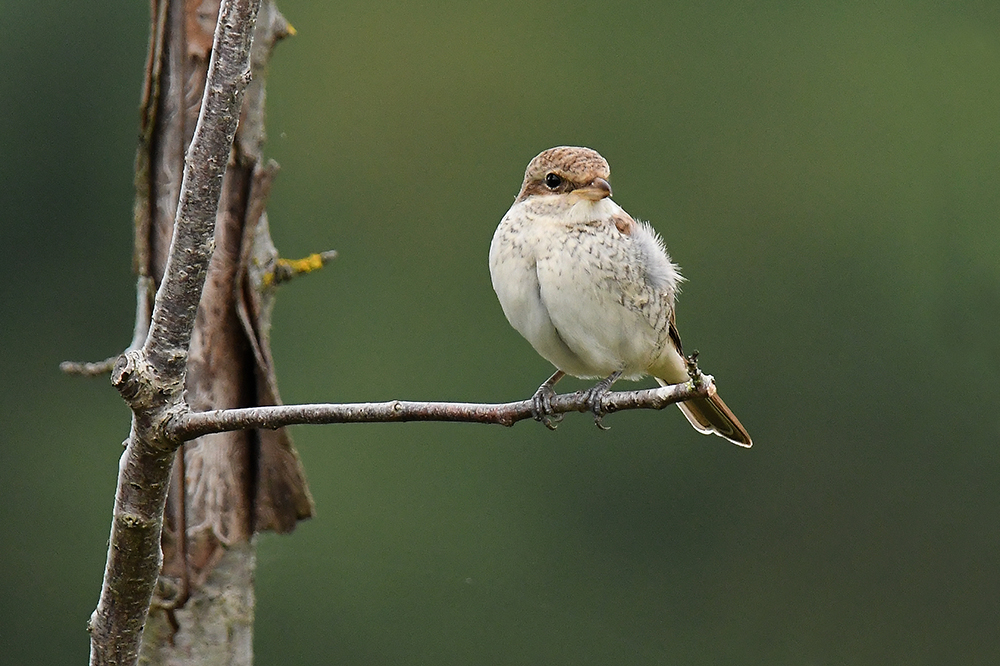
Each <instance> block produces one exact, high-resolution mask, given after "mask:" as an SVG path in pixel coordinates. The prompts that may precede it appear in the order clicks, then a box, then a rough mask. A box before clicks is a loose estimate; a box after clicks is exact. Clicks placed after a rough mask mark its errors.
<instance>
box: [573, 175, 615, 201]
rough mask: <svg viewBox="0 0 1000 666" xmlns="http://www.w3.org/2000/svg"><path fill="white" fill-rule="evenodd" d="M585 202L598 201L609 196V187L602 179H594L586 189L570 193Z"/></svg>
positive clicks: (582, 188) (581, 188) (578, 189)
mask: <svg viewBox="0 0 1000 666" xmlns="http://www.w3.org/2000/svg"><path fill="white" fill-rule="evenodd" d="M571 194H575V195H577V196H578V197H580V198H581V199H586V200H587V201H600V200H601V199H607V198H608V197H610V196H611V185H610V184H609V183H608V181H606V180H604V179H603V178H595V179H594V180H592V181H590V184H589V185H587V186H586V187H580V188H577V189H575V190H573V191H572V192H571Z"/></svg>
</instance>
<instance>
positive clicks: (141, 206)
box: [90, 0, 312, 664]
mask: <svg viewBox="0 0 1000 666" xmlns="http://www.w3.org/2000/svg"><path fill="white" fill-rule="evenodd" d="M259 6H260V0H226V1H225V2H223V3H222V9H221V13H220V11H219V4H218V2H216V4H215V5H214V6H213V5H212V3H211V2H210V1H209V2H205V3H201V4H199V3H197V2H194V1H193V0H192V1H190V2H187V3H181V2H177V1H171V0H154V3H153V11H152V17H153V29H152V31H151V39H150V54H149V58H148V61H147V79H146V85H145V88H144V93H143V104H142V124H141V133H140V148H139V151H138V153H137V158H136V192H137V196H136V206H135V225H136V251H135V263H136V269H137V271H138V273H139V282H138V285H139V286H138V289H137V292H138V293H137V299H138V301H139V305H138V306H137V317H142V316H148V314H147V313H149V312H150V310H151V312H152V314H151V317H150V319H149V320H148V323H147V322H141V321H137V325H136V340H138V339H139V338H141V337H142V335H141V334H142V332H143V331H144V330H146V329H147V328H148V335H146V336H145V338H144V340H143V341H142V344H141V346H139V345H138V344H137V343H134V344H133V345H132V347H130V349H129V350H128V351H127V352H126V353H125V354H124V355H122V356H121V357H120V358H119V359H118V361H117V363H116V365H115V367H114V370H113V371H112V382H113V383H114V384H115V386H116V387H117V388H118V389H119V391H120V392H121V394H122V396H123V397H124V398H125V400H126V401H127V402H128V403H129V406H130V407H131V408H132V411H133V419H132V428H131V432H130V436H129V439H128V441H127V446H126V451H125V453H124V454H123V456H122V462H121V465H120V470H119V483H118V490H117V491H116V500H115V513H114V520H113V523H112V533H111V539H110V544H109V551H108V563H107V567H106V570H105V582H104V586H103V589H102V593H101V600H100V602H99V604H98V607H97V610H95V612H94V615H93V617H92V619H91V623H90V630H91V663H94V664H131V663H135V662H136V659H137V656H138V651H139V641H140V636H141V632H142V628H143V622H144V620H145V617H146V612H147V609H149V607H150V602H151V597H152V596H153V592H154V583H156V581H157V578H158V574H160V573H161V563H164V564H163V569H162V576H160V578H159V585H157V586H156V591H157V596H158V597H160V598H159V599H158V600H157V601H156V602H155V603H154V604H153V608H154V613H156V614H157V615H158V617H157V619H156V620H154V621H153V622H151V623H150V628H149V632H148V633H147V636H146V639H147V643H146V644H145V645H144V647H143V658H144V661H146V662H148V663H226V664H237V663H250V659H251V646H252V640H251V639H252V618H253V587H252V576H253V561H254V550H253V543H252V540H251V539H252V535H253V534H254V533H255V531H257V530H261V529H275V530H278V531H289V530H291V529H292V528H293V527H294V525H295V522H296V521H297V520H299V519H301V518H305V517H308V516H309V515H310V513H311V511H312V502H311V499H310V497H309V494H308V491H307V489H306V486H305V481H304V477H303V474H302V469H301V466H300V464H299V461H298V458H297V457H296V455H295V452H294V450H293V449H292V447H291V442H290V440H289V439H288V437H287V434H286V433H285V432H284V431H281V430H278V431H266V432H265V433H263V434H262V435H258V434H257V433H254V432H252V431H244V432H239V433H233V432H231V433H219V434H213V435H211V436H210V441H197V440H196V441H194V442H191V443H190V444H188V445H187V446H185V447H184V449H185V451H184V454H183V455H182V456H175V453H176V451H177V449H178V447H179V446H180V445H181V442H182V440H180V439H178V438H176V437H173V436H172V435H171V434H170V433H167V432H166V431H165V430H164V428H163V426H164V425H165V424H166V423H167V422H168V421H169V416H170V414H172V413H184V412H187V411H188V410H189V409H190V406H189V405H188V404H187V403H186V402H185V399H186V400H188V401H190V403H191V404H193V405H194V406H195V408H197V409H214V408H226V407H249V406H257V405H273V404H278V394H277V390H276V387H275V384H274V379H273V377H274V375H273V371H272V367H271V358H270V351H269V348H268V344H267V329H268V317H269V313H270V307H269V302H268V299H269V298H270V297H269V296H268V295H264V294H260V293H248V290H250V289H251V287H252V284H253V283H254V282H255V280H256V282H258V283H259V282H260V279H259V278H255V277H254V275H253V274H252V272H251V271H250V270H248V268H247V265H246V262H247V260H248V259H249V258H250V257H252V256H257V257H258V258H261V257H262V256H263V257H264V259H262V261H263V263H262V264H261V268H260V270H265V271H266V270H268V265H267V262H266V260H265V259H266V256H270V260H271V262H272V263H273V262H274V261H275V260H276V253H275V252H273V246H272V245H271V244H270V239H269V238H266V234H267V222H266V217H265V216H264V213H263V207H264V200H265V198H266V194H267V191H268V189H269V187H270V182H271V180H272V178H273V175H274V172H275V167H274V166H273V165H269V166H264V165H262V164H261V145H262V143H263V140H264V134H263V125H262V120H263V101H264V88H263V72H264V67H265V64H266V60H267V57H268V56H269V54H270V51H271V48H272V47H273V46H274V44H275V42H276V41H277V40H278V39H280V38H281V37H282V36H284V35H286V34H288V31H289V26H288V24H287V23H286V22H285V21H284V19H283V18H282V17H281V15H280V14H279V13H278V12H277V10H275V9H274V8H273V5H271V4H270V3H266V4H265V6H264V9H263V10H262V11H261V13H260V21H259V23H257V25H258V35H257V39H256V48H255V49H254V52H253V58H252V60H253V70H254V73H255V76H256V80H255V82H254V83H253V84H252V85H251V84H250V81H251V54H250V44H251V38H252V36H253V30H254V26H255V20H256V17H257V14H258V8H259ZM217 17H218V21H217ZM216 23H218V28H217V29H216ZM248 85H249V86H250V87H249V90H248ZM244 96H246V98H247V100H248V103H250V106H248V107H245V108H244V107H243V105H242V102H243V99H244ZM199 101H201V103H200V104H199ZM241 108H243V112H242V114H241ZM238 121H239V125H240V133H239V135H238V136H237V122H238ZM234 138H235V139H236V141H235V144H234ZM227 167H228V168H227ZM261 248H265V250H264V251H263V255H262V250H261ZM267 248H269V249H270V250H271V252H270V254H269V255H268V252H267ZM154 286H155V287H156V298H155V301H154V302H153V306H152V308H150V307H149V305H150V304H149V299H150V298H151V293H152V287H154ZM175 460H176V461H177V464H176V467H175ZM172 470H173V471H172ZM171 478H172V479H173V482H172V483H171ZM168 491H169V492H170V494H171V498H170V502H169V506H170V510H169V511H166V522H165V524H164V513H165V509H166V507H167V499H168V497H167V496H168ZM164 527H165V529H163V528H164ZM161 539H162V543H161ZM161 545H162V552H163V555H164V556H165V559H161ZM164 626H166V627H167V630H163V627H164ZM195 645H210V646H212V647H211V650H210V652H211V653H212V654H214V655H215V656H216V657H217V658H213V659H212V660H210V661H205V660H204V656H205V654H204V653H202V654H200V655H195V653H193V652H192V651H191V649H190V648H191V646H195Z"/></svg>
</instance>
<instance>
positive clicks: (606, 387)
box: [583, 372, 622, 430]
mask: <svg viewBox="0 0 1000 666" xmlns="http://www.w3.org/2000/svg"><path fill="white" fill-rule="evenodd" d="M621 376H622V373H621V372H615V373H613V374H612V375H611V376H610V377H605V378H604V379H602V380H601V381H599V382H597V384H595V385H594V386H592V387H590V388H589V389H587V390H586V391H584V393H583V400H584V402H585V403H586V404H587V408H588V409H589V410H590V411H591V412H592V413H593V414H594V425H596V426H597V427H598V428H600V429H601V430H611V428H610V427H608V426H606V425H604V415H605V414H607V413H608V412H607V409H605V407H604V397H605V396H606V395H607V394H608V392H609V391H610V390H611V385H612V384H614V383H615V381H617V379H618V378H619V377H621Z"/></svg>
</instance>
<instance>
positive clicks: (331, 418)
mask: <svg viewBox="0 0 1000 666" xmlns="http://www.w3.org/2000/svg"><path fill="white" fill-rule="evenodd" d="M714 392H715V384H714V382H713V380H712V377H711V376H710V375H702V374H700V373H699V374H698V381H694V380H692V381H689V382H685V383H683V384H672V385H670V386H664V387H662V388H655V389H644V390H639V391H615V392H612V393H608V394H607V395H606V396H605V397H604V407H605V410H606V411H608V412H617V411H623V410H627V409H663V408H664V407H666V406H667V405H672V404H674V403H677V402H681V401H683V400H689V399H691V398H697V397H702V398H706V397H709V396H710V395H712V393H714ZM531 407H532V401H531V400H520V401H518V402H507V403H500V404H484V403H469V402H409V401H403V400H392V401H389V402H367V403H349V404H311V405H308V404H307V405H279V406H274V407H247V408H244V409H217V410H213V411H208V412H185V413H178V414H174V416H173V418H172V419H171V422H170V424H169V425H168V426H167V431H168V432H170V433H171V436H173V437H176V438H178V439H182V440H189V439H194V438H195V437H201V436H202V435H207V434H209V433H214V432H225V431H229V430H245V429H248V428H270V429H273V428H282V427H284V426H290V425H303V424H325V423H390V422H402V421H461V422H466V423H495V424H498V425H504V426H512V425H514V424H515V423H517V422H518V421H522V420H524V419H529V418H532V412H531ZM589 409H590V408H589V406H588V404H587V401H586V399H585V397H584V394H583V393H582V392H577V393H563V394H560V395H557V396H554V397H553V398H552V411H553V413H556V414H563V413H566V412H586V411H589Z"/></svg>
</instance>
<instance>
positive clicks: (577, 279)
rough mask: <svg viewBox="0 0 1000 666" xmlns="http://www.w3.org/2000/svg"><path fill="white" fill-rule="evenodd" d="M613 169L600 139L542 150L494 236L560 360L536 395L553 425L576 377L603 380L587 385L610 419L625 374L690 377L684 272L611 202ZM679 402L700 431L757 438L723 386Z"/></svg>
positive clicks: (524, 327) (526, 314)
mask: <svg viewBox="0 0 1000 666" xmlns="http://www.w3.org/2000/svg"><path fill="white" fill-rule="evenodd" d="M610 175H611V171H610V168H609V167H608V163H607V161H606V160H605V159H604V158H603V157H601V155H600V154H599V153H598V152H597V151H595V150H591V149H590V148H580V147H574V146H560V147H557V148H551V149H549V150H546V151H544V152H542V153H541V154H539V155H538V156H537V157H535V159H533V160H531V163H530V164H528V168H527V170H526V171H525V173H524V183H523V184H522V185H521V191H520V193H519V194H518V195H517V199H515V200H514V205H512V206H511V207H510V210H508V211H507V214H506V215H504V217H503V219H502V220H501V221H500V225H499V226H498V227H497V230H496V233H495V234H494V235H493V242H492V243H491V245H490V276H491V278H492V280H493V289H494V291H496V294H497V297H498V298H499V299H500V305H501V306H502V307H503V311H504V314H505V315H506V316H507V320H508V321H510V323H511V325H512V326H513V327H514V328H515V329H517V331H518V332H519V333H520V334H521V335H523V336H524V337H525V339H527V340H528V342H530V343H531V346H532V347H534V348H535V351H537V352H538V353H539V354H541V355H542V357H544V358H545V359H546V360H547V361H549V362H550V363H552V365H554V366H555V367H556V368H557V371H556V373H555V374H553V375H552V376H551V377H549V379H547V380H546V381H545V382H543V383H542V385H541V386H539V387H538V390H537V391H536V392H535V395H534V397H533V404H534V412H535V418H537V419H538V420H540V421H542V422H544V423H545V424H546V425H547V426H549V427H554V425H553V424H552V421H553V420H554V419H553V418H552V413H551V404H550V400H551V398H552V396H553V395H555V393H554V391H553V386H554V385H555V383H556V382H557V381H559V380H560V379H561V378H562V377H563V376H564V375H567V374H568V375H572V376H574V377H580V378H598V377H599V378H601V381H600V382H598V384H597V385H596V386H594V387H593V388H592V389H590V390H589V391H588V392H587V401H588V404H589V405H590V406H591V408H592V409H593V411H594V413H595V415H596V417H597V424H598V425H601V423H600V417H601V416H602V412H601V405H602V398H603V396H604V394H605V393H607V392H608V390H609V389H610V387H611V385H612V384H613V383H614V382H615V381H616V380H618V379H619V378H621V377H624V378H625V379H639V378H641V377H643V376H646V375H652V376H653V377H655V378H656V380H657V381H658V382H659V383H660V384H661V385H664V386H666V385H668V384H678V383H681V382H685V381H687V380H688V372H687V363H686V361H685V357H684V354H683V352H682V349H681V340H680V336H679V335H678V334H677V329H676V328H675V326H674V299H675V298H676V296H677V291H678V284H679V283H680V282H681V280H682V279H683V278H682V277H681V275H680V273H679V272H678V268H677V266H676V265H675V264H674V263H673V262H671V260H670V257H669V256H668V255H667V251H666V248H665V247H664V245H663V240H662V239H661V238H660V237H659V236H658V235H657V233H656V232H655V231H654V230H653V228H652V227H651V226H650V225H649V223H647V222H640V221H638V220H636V219H633V218H632V216H631V215H629V214H628V213H626V212H625V211H624V210H622V208H621V207H620V206H619V205H618V204H616V203H615V202H614V201H612V200H611V185H609V184H608V177H609V176H610ZM677 406H678V407H680V408H681V411H682V412H684V415H685V416H686V417H687V419H688V421H690V422H691V425H692V426H694V427H695V429H696V430H698V431H699V432H702V433H706V434H707V433H714V434H716V435H719V436H720V437H724V438H725V439H727V440H729V441H730V442H732V443H733V444H738V445H739V446H750V445H751V444H752V442H751V440H750V435H749V434H747V431H746V429H744V428H743V426H742V425H741V424H740V422H739V419H737V418H736V416H735V415H734V414H733V413H732V412H731V411H730V410H729V408H728V407H727V406H726V403H724V402H723V401H722V398H720V397H719V396H718V395H713V396H712V397H710V398H695V399H692V400H688V401H685V402H681V403H678V405H677Z"/></svg>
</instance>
